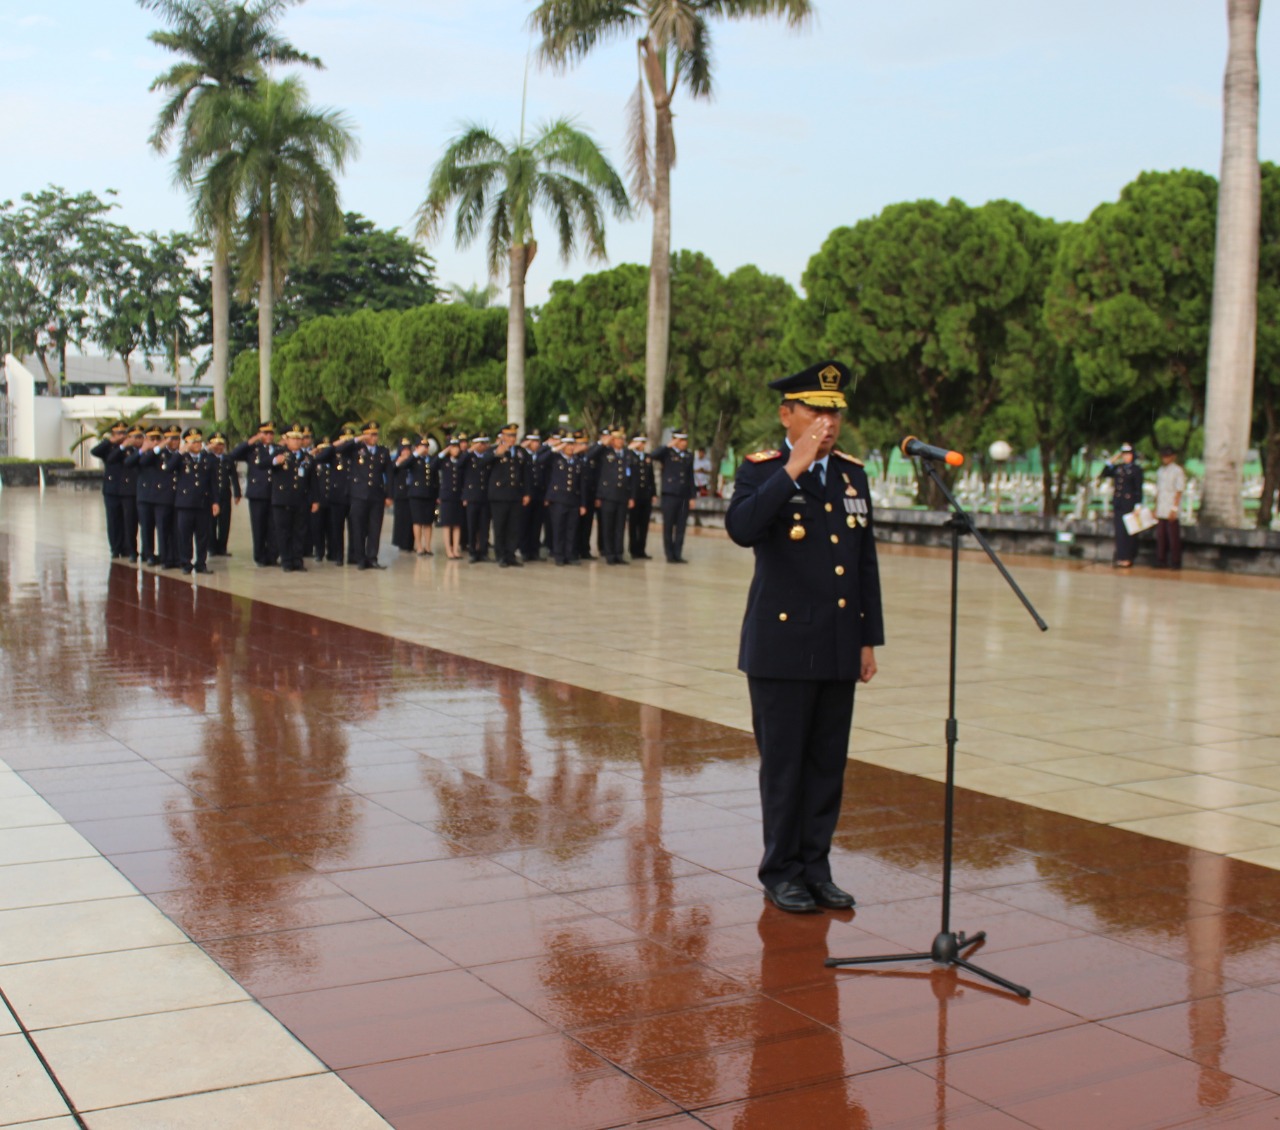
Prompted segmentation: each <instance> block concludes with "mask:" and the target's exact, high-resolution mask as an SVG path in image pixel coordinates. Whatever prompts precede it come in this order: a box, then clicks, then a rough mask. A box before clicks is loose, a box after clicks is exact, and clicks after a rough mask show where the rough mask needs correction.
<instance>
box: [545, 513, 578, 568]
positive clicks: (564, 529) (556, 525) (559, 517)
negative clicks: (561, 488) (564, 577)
mask: <svg viewBox="0 0 1280 1130" xmlns="http://www.w3.org/2000/svg"><path fill="white" fill-rule="evenodd" d="M547 509H548V511H549V514H548V517H549V521H548V523H547V526H548V529H549V530H550V531H551V553H552V555H553V556H554V557H555V562H556V564H557V565H568V564H569V562H570V561H577V560H578V557H579V554H578V506H577V504H576V503H572V502H553V503H552V504H551V505H550V506H549V507H547Z"/></svg>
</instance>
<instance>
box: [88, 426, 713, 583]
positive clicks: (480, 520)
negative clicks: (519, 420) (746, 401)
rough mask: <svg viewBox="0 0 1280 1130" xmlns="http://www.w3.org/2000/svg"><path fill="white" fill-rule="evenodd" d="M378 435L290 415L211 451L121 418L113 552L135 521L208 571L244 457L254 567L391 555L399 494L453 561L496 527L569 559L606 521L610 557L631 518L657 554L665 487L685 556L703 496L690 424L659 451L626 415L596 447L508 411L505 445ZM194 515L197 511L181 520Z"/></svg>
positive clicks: (529, 554) (198, 441) (215, 439)
mask: <svg viewBox="0 0 1280 1130" xmlns="http://www.w3.org/2000/svg"><path fill="white" fill-rule="evenodd" d="M379 435H380V430H379V427H378V425H377V423H376V422H370V423H368V424H366V425H364V427H363V428H362V430H361V434H360V436H359V437H357V436H356V434H355V429H354V428H350V427H346V428H343V429H342V432H341V433H340V434H339V435H338V436H337V437H335V438H334V440H333V441H332V442H329V441H328V440H322V441H321V442H320V443H319V444H316V443H315V437H314V436H313V434H312V431H311V429H310V428H305V427H302V426H300V425H294V427H293V428H291V429H290V430H289V431H288V432H286V433H284V435H283V436H282V437H281V439H282V440H283V442H282V443H280V442H277V438H276V429H275V425H274V424H273V423H272V422H270V421H264V422H263V423H262V424H261V425H259V427H258V430H257V431H256V432H255V433H254V435H253V436H252V437H250V438H249V439H248V440H246V441H245V442H243V443H241V444H238V445H237V446H236V447H234V448H232V449H231V450H230V451H229V452H228V451H227V450H226V440H225V437H224V436H222V435H221V434H214V435H213V436H211V437H209V441H208V448H207V449H205V448H204V439H203V435H202V433H201V432H200V431H199V429H190V430H189V431H188V432H187V433H185V435H184V434H180V433H179V432H178V429H176V428H170V429H169V430H168V431H167V432H165V433H163V434H162V433H161V432H160V430H159V429H158V428H157V429H152V431H151V432H149V433H144V432H143V430H142V429H141V428H136V427H135V428H132V429H126V428H125V426H124V425H123V424H117V425H115V426H113V427H112V428H111V430H110V432H109V433H108V434H107V435H106V436H104V438H103V440H102V442H101V443H99V444H98V445H97V447H95V448H94V449H93V454H94V455H96V456H98V457H99V458H101V459H102V460H103V462H104V464H105V467H106V471H105V474H104V480H103V494H104V498H105V500H106V505H107V527H108V539H109V541H110V544H111V551H112V555H113V556H119V557H128V558H130V559H131V560H135V561H136V560H137V559H138V550H137V541H136V535H135V534H134V532H133V530H134V529H135V527H136V528H138V529H139V530H140V532H141V535H142V554H141V556H142V559H143V561H144V562H145V563H147V564H155V565H160V566H162V567H166V568H167V567H177V566H178V565H181V566H182V567H183V568H185V569H188V571H190V570H195V571H198V572H207V571H208V566H207V561H206V558H207V556H208V555H214V556H217V555H228V554H227V549H226V543H227V535H228V533H229V528H230V511H231V506H232V504H233V501H234V502H236V503H238V502H239V500H240V497H241V487H240V479H239V474H238V472H237V469H236V465H237V464H238V463H241V462H243V463H245V464H246V480H245V485H244V491H243V496H244V497H245V498H246V499H247V500H248V502H249V521H250V530H251V534H252V541H253V556H254V561H255V563H256V564H257V565H259V566H272V565H276V564H280V565H282V566H283V568H284V569H285V570H287V571H296V570H304V569H305V567H306V566H305V565H304V564H303V561H304V558H305V557H308V556H314V557H315V559H316V560H317V561H323V560H325V559H328V560H329V561H332V562H334V563H336V564H339V565H341V564H343V563H344V560H345V562H346V563H347V564H352V565H356V566H357V567H359V568H362V569H373V568H381V566H380V565H379V564H378V551H379V547H380V542H381V534H382V524H383V515H384V512H385V511H386V510H387V509H388V508H390V507H392V506H394V507H395V524H394V530H393V538H392V540H393V543H394V544H395V545H396V546H397V547H398V548H400V549H402V550H405V551H410V552H413V551H416V552H417V553H419V554H422V555H430V554H431V552H432V551H431V543H432V532H433V527H434V526H435V525H439V526H441V527H442V528H443V529H444V532H445V543H446V544H445V549H446V553H447V555H448V556H449V557H451V558H460V557H462V556H464V552H465V554H466V555H468V556H469V557H470V559H471V560H472V561H473V562H479V561H485V560H488V559H489V557H488V553H489V543H490V537H491V535H492V540H493V545H494V549H495V553H496V559H497V560H498V562H499V563H500V564H501V565H504V566H512V565H515V566H518V565H521V564H523V562H524V561H530V560H539V559H541V554H542V548H543V546H546V547H547V548H548V550H549V551H550V554H549V555H550V556H551V557H553V558H554V559H555V560H556V562H557V564H563V565H567V564H571V563H575V562H577V561H579V560H581V559H582V558H584V557H586V558H591V557H592V554H591V552H590V539H591V526H592V523H593V521H597V520H598V547H599V549H600V553H601V556H603V557H604V559H605V560H606V561H607V562H608V563H609V564H625V563H626V558H625V556H624V550H623V545H624V541H626V540H627V533H628V530H629V535H630V536H629V542H630V552H631V556H632V557H638V558H647V557H648V556H649V555H648V554H647V553H646V552H645V549H646V544H647V537H648V530H649V523H650V518H651V513H652V504H653V501H654V500H655V496H658V495H660V496H661V504H662V508H663V513H664V525H663V541H664V549H665V551H666V556H667V559H668V560H669V561H673V562H681V561H683V557H682V545H683V538H684V526H685V524H686V522H687V518H688V505H689V500H690V499H691V498H692V497H693V494H694V482H693V461H692V456H691V454H690V453H689V451H688V439H687V437H686V436H685V435H684V434H683V433H680V432H677V433H676V434H675V436H674V437H673V440H672V444H671V446H669V447H664V448H661V449H660V450H659V451H658V452H655V453H653V454H652V455H650V454H649V452H648V451H647V450H646V446H647V445H646V441H645V438H644V437H643V436H635V437H633V438H632V439H631V440H630V441H629V442H628V441H627V440H626V436H625V433H624V432H622V431H621V430H620V429H616V428H615V429H606V430H605V431H604V432H603V433H602V434H601V436H600V438H599V440H598V441H597V442H595V443H593V444H588V443H587V440H586V437H585V435H584V434H583V433H582V432H576V433H570V434H566V433H558V434H556V435H551V436H548V437H547V439H546V440H545V441H544V440H543V439H542V437H541V435H540V434H538V433H537V432H531V433H529V434H528V435H526V436H525V437H524V439H523V440H520V441H518V429H517V428H516V426H515V425H514V424H511V425H508V426H507V427H505V428H503V429H502V430H501V432H499V433H498V437H497V443H496V445H495V444H491V443H490V440H489V437H487V436H483V435H478V436H473V437H467V436H466V435H462V434H459V435H455V436H451V437H449V439H448V440H447V442H446V445H445V448H444V450H443V451H440V452H438V453H436V452H432V451H431V445H430V444H429V443H428V441H427V437H425V436H420V437H417V438H416V439H413V440H411V439H404V440H401V442H400V445H399V447H398V448H397V449H396V450H395V451H394V452H393V451H391V450H389V449H388V448H386V447H383V446H382V445H381V444H380V443H379V442H378V441H379ZM657 467H661V474H659V473H658V472H657V470H656V468H657ZM139 488H140V489H139ZM153 494H155V495H156V496H157V497H155V498H153V497H152V495H153ZM159 495H163V496H164V497H158V496H159ZM135 497H136V499H137V503H136V504H135V503H134V499H135ZM184 512H186V513H187V514H188V517H187V518H181V517H180V516H181V514H183V513H184ZM206 519H207V521H206ZM126 531H128V533H127V534H126ZM344 546H345V551H344ZM183 547H185V548H183Z"/></svg>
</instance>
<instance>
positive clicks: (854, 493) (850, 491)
mask: <svg viewBox="0 0 1280 1130" xmlns="http://www.w3.org/2000/svg"><path fill="white" fill-rule="evenodd" d="M844 493H845V494H847V495H848V496H849V497H850V498H857V497H858V488H857V487H854V486H848V487H845V488H844Z"/></svg>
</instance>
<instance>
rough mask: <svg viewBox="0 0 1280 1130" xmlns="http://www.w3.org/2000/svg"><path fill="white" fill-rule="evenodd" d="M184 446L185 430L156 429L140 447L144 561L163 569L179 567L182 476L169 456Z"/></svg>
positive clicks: (141, 521)
mask: <svg viewBox="0 0 1280 1130" xmlns="http://www.w3.org/2000/svg"><path fill="white" fill-rule="evenodd" d="M181 443H182V429H181V428H178V427H168V428H165V429H164V431H163V432H162V431H161V430H160V429H159V428H153V429H151V430H150V431H148V432H147V434H146V435H145V436H144V437H143V441H142V446H141V447H140V448H138V516H139V525H140V528H141V532H142V546H143V549H142V553H143V558H142V559H143V561H144V562H145V563H146V564H148V565H158V566H160V568H162V569H176V568H177V567H178V530H177V525H176V524H175V522H174V517H173V504H174V501H175V499H176V498H177V489H178V482H177V478H178V474H177V468H176V465H171V464H170V462H169V456H170V455H172V454H173V453H174V452H176V451H177V450H178V448H179V446H180V445H181Z"/></svg>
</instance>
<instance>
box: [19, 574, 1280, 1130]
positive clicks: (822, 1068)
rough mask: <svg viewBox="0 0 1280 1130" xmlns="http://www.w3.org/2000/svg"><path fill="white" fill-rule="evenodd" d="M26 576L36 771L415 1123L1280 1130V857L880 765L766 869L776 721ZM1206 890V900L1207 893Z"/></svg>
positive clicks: (160, 592)
mask: <svg viewBox="0 0 1280 1130" xmlns="http://www.w3.org/2000/svg"><path fill="white" fill-rule="evenodd" d="M42 569H43V572H42V574H41V577H40V581H39V583H38V584H36V585H32V584H25V585H22V586H15V585H11V584H10V583H9V576H8V573H7V571H6V570H7V566H6V565H5V563H4V562H3V561H2V560H0V600H2V601H3V603H4V608H3V628H2V630H0V644H2V645H3V652H2V661H3V678H2V679H0V712H2V714H3V718H4V726H3V730H2V731H0V756H3V757H4V758H5V759H6V760H7V761H8V762H9V763H10V764H11V765H12V766H13V767H14V768H15V769H17V770H19V771H20V772H21V773H22V775H23V777H24V778H25V779H26V780H27V781H28V782H29V783H30V784H31V785H32V786H33V787H34V788H36V789H37V790H38V791H39V792H40V793H41V794H42V795H44V796H45V797H46V798H47V799H48V801H49V803H50V804H52V805H53V806H54V807H55V808H56V809H57V810H58V811H59V812H60V813H62V815H63V816H64V817H65V818H66V819H67V820H69V821H70V822H71V823H72V824H74V825H75V827H77V828H78V829H79V830H80V831H81V832H83V834H84V835H85V836H86V837H88V839H89V840H90V841H91V842H92V843H93V844H94V845H95V846H96V847H97V848H98V849H99V850H100V851H102V852H103V853H104V854H105V855H106V856H107V857H108V858H109V859H110V860H111V861H112V862H113V863H114V864H115V865H116V866H117V867H118V868H119V869H120V870H121V871H122V872H123V873H124V874H125V875H127V876H128V877H129V878H130V879H131V880H132V881H133V882H134V883H135V884H137V886H138V887H139V888H140V889H141V890H142V891H144V892H145V893H147V894H148V895H149V896H150V897H151V898H152V900H153V901H154V902H155V903H156V905H157V906H159V907H160V908H161V909H162V910H164V911H165V913H167V914H168V915H169V916H170V917H171V918H172V919H173V920H174V921H175V922H176V923H178V925H180V926H181V927H182V928H183V929H185V930H186V931H187V932H188V934H190V936H191V937H192V938H193V939H195V940H196V941H197V942H198V943H200V944H201V945H202V946H203V947H204V948H205V950H206V951H207V952H208V953H209V954H210V955H211V956H212V957H213V958H214V959H215V960H216V961H218V962H219V963H220V964H221V965H222V966H223V967H224V968H225V969H227V970H228V972H230V973H231V974H232V975H233V976H234V977H236V978H237V979H238V980H239V982H240V983H241V984H242V985H244V986H245V988H246V989H247V990H248V991H249V992H251V993H252V994H254V995H255V996H256V997H257V998H258V999H259V1000H261V1001H262V1003H263V1004H264V1005H265V1006H266V1007H267V1008H268V1009H270V1010H271V1012H273V1013H274V1014H275V1015H276V1016H277V1017H279V1018H280V1020H281V1021H282V1022H283V1023H285V1024H286V1025H287V1026H288V1027H289V1028H290V1029H292V1030H293V1031H294V1032H295V1033H296V1034H297V1035H298V1036H299V1038H300V1039H302V1040H303V1041H304V1042H305V1043H306V1044H307V1045H308V1046H309V1047H310V1048H311V1049H312V1050H313V1051H314V1052H315V1053H316V1054H317V1055H318V1056H319V1057H320V1058H321V1059H323V1060H324V1061H325V1062H326V1063H327V1064H329V1065H330V1066H331V1067H333V1068H335V1069H337V1070H338V1071H339V1072H340V1073H341V1075H342V1077H343V1078H344V1079H346V1080H347V1081H348V1082H349V1083H350V1084H351V1086H352V1087H354V1088H355V1089H356V1091H358V1092H359V1093H360V1094H361V1095H363V1096H364V1097H365V1098H366V1099H367V1100H368V1101H369V1102H370V1103H371V1104H372V1105H373V1106H374V1107H375V1108H376V1109H377V1110H379V1111H380V1112H381V1113H382V1114H383V1115H384V1116H385V1117H386V1118H387V1119H388V1120H389V1121H390V1122H391V1123H392V1124H393V1125H395V1126H397V1127H405V1128H408V1127H431V1128H438V1127H448V1128H449V1130H461V1128H472V1127H474V1128H491V1127H497V1126H519V1127H522V1128H540V1127H546V1128H548V1130H596V1128H601V1130H602V1128H605V1127H614V1126H631V1125H635V1124H638V1123H643V1124H644V1125H646V1126H650V1127H655V1128H659V1127H693V1126H711V1127H719V1128H725V1130H748V1128H750V1130H761V1128H775V1127H777V1128H783V1130H789V1128H791V1127H821V1128H824V1130H827V1128H841V1127H857V1128H859V1130H866V1128H871V1127H875V1128H881V1127H898V1126H903V1127H906V1126H920V1127H924V1126H929V1127H940V1126H947V1127H965V1128H974V1130H976V1128H979V1127H983V1128H986V1127H991V1128H1003V1127H1017V1126H1023V1127H1025V1126H1034V1127H1044V1128H1050V1127H1055V1128H1056V1127H1064V1128H1065V1127H1069V1128H1073V1130H1074V1128H1079V1127H1089V1128H1094V1127H1115V1128H1122V1130H1133V1128H1137V1127H1167V1126H1191V1125H1215V1126H1217V1125H1227V1124H1229V1125H1232V1126H1239V1127H1245V1126H1259V1127H1261V1126H1277V1125H1280V1068H1278V1067H1277V1064H1280V1034H1278V1033H1280V1024H1278V1023H1277V1017H1280V873H1277V872H1274V871H1267V870H1264V869H1262V868H1258V867H1253V866H1251V865H1249V864H1245V863H1240V862H1236V861H1232V860H1228V859H1225V858H1222V857H1219V856H1215V855H1212V854H1210V853H1207V852H1201V851H1195V850H1192V849H1188V848H1182V847H1179V846H1177V845H1174V844H1169V843H1165V842H1162V841H1154V840H1148V839H1144V838H1143V837H1140V836H1137V835H1133V834H1130V833H1125V832H1121V831H1117V830H1115V829H1111V828H1106V827H1102V826H1098V825H1093V824H1088V823H1085V822H1082V821H1079V820H1075V819H1072V818H1070V817H1065V816H1059V815H1056V814H1054V813H1051V812H1046V811H1043V810H1039V809H1033V808H1026V807H1024V806H1021V805H1019V804H1017V803H1014V802H1011V801H1005V800H1000V799H996V798H992V797H987V796H979V795H976V794H971V793H961V795H960V797H959V800H958V806H957V812H958V817H957V820H958V827H959V828H960V830H961V835H960V839H959V841H958V843H957V854H956V870H955V878H956V887H957V893H956V896H955V899H954V901H953V924H954V926H955V927H956V928H957V929H968V930H970V932H973V931H975V930H977V929H979V928H985V929H986V930H987V931H988V933H989V935H990V936H989V940H988V942H987V943H986V944H985V946H983V947H982V948H981V949H980V950H979V951H977V952H976V953H975V954H974V955H973V956H974V959H975V960H977V961H979V962H980V963H982V964H985V965H987V966H989V967H990V968H992V969H993V970H995V971H996V972H998V973H1001V974H1003V975H1005V976H1007V977H1010V978H1012V979H1014V980H1019V981H1023V982H1025V983H1026V984H1028V985H1030V986H1031V988H1032V990H1033V993H1034V996H1033V998H1032V999H1031V1000H1029V1001H1023V1000H1019V999H1018V998H1016V997H1013V996H1011V995H1010V994H1008V993H1005V992H1002V991H1000V990H998V989H997V988H995V987H994V986H992V985H991V984H989V983H988V982H986V981H983V980H981V979H978V978H974V977H972V976H970V975H968V974H966V973H961V972H958V971H957V970H955V969H943V968H940V967H937V966H933V965H932V964H931V963H927V962H925V963H915V964H906V965H889V966H876V967H873V968H863V969H859V970H850V969H844V970H838V971H837V970H828V969H826V968H824V966H823V960H824V959H825V958H826V957H827V956H829V955H847V956H854V955H866V954H873V953H883V952H896V951H898V950H903V949H906V950H921V949H927V948H928V946H929V943H930V941H931V939H932V937H933V934H934V933H935V932H936V931H937V928H938V916H939V912H940V910H939V897H938V896H939V893H940V885H939V862H938V861H939V854H940V844H939V819H938V817H939V813H940V808H941V789H940V786H938V785H936V784H934V783H932V782H930V781H926V780H922V779H920V778H917V777H912V776H906V775H903V774H898V773H894V772H892V771H890V770H886V769H881V768H874V767H871V766H867V765H860V764H857V763H854V764H852V765H851V766H850V771H849V772H850V785H851V788H850V790H849V798H848V801H847V803H846V810H845V813H844V816H843V819H842V823H841V828H840V832H839V835H838V847H837V856H838V858H837V861H836V863H837V869H838V877H839V878H840V879H842V880H843V881H845V882H846V883H847V885H849V886H851V887H853V888H854V890H855V891H856V893H857V895H858V898H859V907H858V909H857V910H856V911H855V912H846V913H840V914H824V915H819V916H813V917H800V918H796V917H789V916H787V915H783V914H781V913H779V912H777V911H776V910H774V909H772V908H771V907H769V906H768V905H766V904H765V903H764V902H763V901H762V899H761V898H760V894H759V891H758V890H757V888H756V886H755V884H754V879H753V870H754V861H755V858H756V856H757V854H758V841H759V827H758V823H757V821H756V817H755V812H754V809H753V806H752V803H751V795H752V794H751V788H752V779H753V775H754V771H755V769H754V755H753V749H752V747H751V743H750V741H749V739H747V738H745V737H744V735H742V734H741V733H738V732H735V731H730V730H726V729H723V728H721V727H718V726H715V725H713V724H711V723H708V722H705V721H699V720H694V719H690V718H686V717H682V716H680V715H676V714H672V713H668V712H665V711H663V710H660V709H657V708H654V707H647V706H641V705H637V704H634V703H630V702H626V701H623V700H620V699H616V698H611V697H610V696H608V695H601V694H596V693H590V692H586V691H580V690H577V689H575V688H572V687H568V686H566V685H564V684H560V683H553V682H550V681H548V680H544V679H539V678H536V677H533V676H529V675H524V674H518V673H515V672H512V671H508V670H504V669H501V668H497V667H493V666H489V665H486V664H483V663H478V662H474V661H471V660H468V659H466V658H464V657H461V656H457V655H451V654H448V653H446V652H443V651H433V650H429V649H426V648H422V647H417V646H413V645H410V644H405V643H402V642H397V641H394V640H391V639H388V638H385V637H382V636H378V635H375V634H372V633H370V632H367V631H363V630H361V629H358V628H347V627H342V626H339V625H335V624H333V623H332V622H328V621H324V620H320V619H315V618H311V617H308V616H306V615H302V614H299V613H294V612H289V611H285V610H282V609H279V608H276V607H273V606H270V605H266V604H260V603H254V602H251V601H246V600H243V599H238V598H234V597H231V596H228V595H225V594H222V593H219V592H216V591H209V590H203V589H198V588H194V587H192V586H191V585H190V584H187V583H182V582H179V581H177V580H173V579H170V578H164V577H157V576H155V575H152V574H149V573H142V574H139V573H138V572H137V571H135V570H133V569H126V568H122V567H113V568H110V569H108V568H107V567H105V566H103V567H101V573H100V574H99V573H98V571H97V570H98V566H96V565H95V566H92V567H90V566H85V567H84V568H83V570H82V571H81V572H79V573H72V572H69V570H70V569H71V567H70V566H69V565H68V564H67V562H66V561H65V560H64V559H62V558H60V557H58V556H56V555H51V556H49V557H47V558H45V559H44V561H43V564H42ZM1193 889H1194V891H1195V896H1194V897H1192V895H1191V894H1190V892H1191V891H1192V890H1193Z"/></svg>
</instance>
